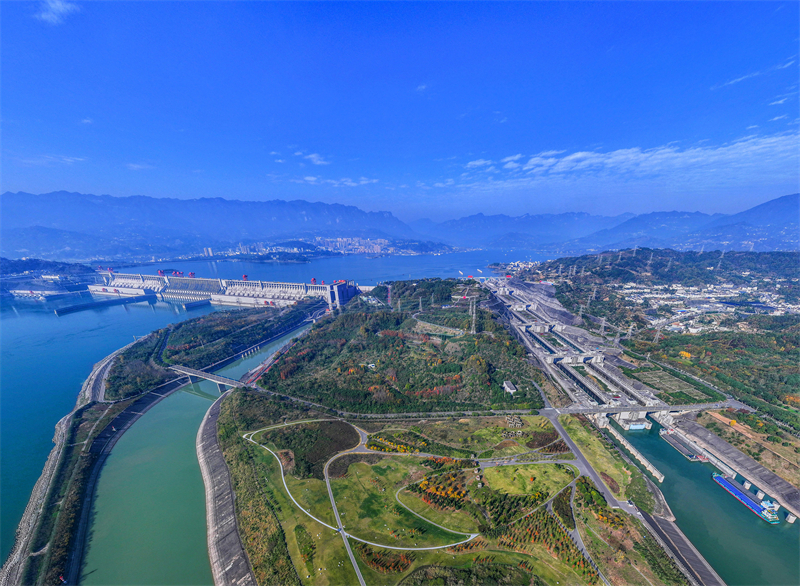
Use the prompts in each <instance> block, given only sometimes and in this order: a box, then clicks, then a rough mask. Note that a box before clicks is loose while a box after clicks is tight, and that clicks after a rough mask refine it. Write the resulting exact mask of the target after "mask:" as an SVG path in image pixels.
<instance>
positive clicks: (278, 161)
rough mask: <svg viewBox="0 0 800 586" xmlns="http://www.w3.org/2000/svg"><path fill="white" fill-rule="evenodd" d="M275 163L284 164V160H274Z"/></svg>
mask: <svg viewBox="0 0 800 586" xmlns="http://www.w3.org/2000/svg"><path fill="white" fill-rule="evenodd" d="M275 162H276V163H285V162H286V159H275Z"/></svg>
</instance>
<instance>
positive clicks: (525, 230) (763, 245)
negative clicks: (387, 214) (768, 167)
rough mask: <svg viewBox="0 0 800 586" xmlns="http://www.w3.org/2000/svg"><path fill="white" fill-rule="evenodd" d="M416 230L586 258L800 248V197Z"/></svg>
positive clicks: (429, 225)
mask: <svg viewBox="0 0 800 586" xmlns="http://www.w3.org/2000/svg"><path fill="white" fill-rule="evenodd" d="M411 227H412V228H414V229H415V230H416V231H417V232H419V233H420V234H422V235H425V236H427V237H430V238H434V235H435V236H436V237H438V239H439V240H441V241H442V242H445V243H448V244H452V245H457V246H478V247H492V248H524V249H529V250H538V251H542V252H554V253H557V254H583V253H587V252H599V251H603V250H619V249H625V248H633V247H634V246H640V247H644V246H646V247H650V248H672V249H675V250H701V249H703V248H705V249H706V250H755V251H772V250H798V249H800V194H797V193H795V194H792V195H786V196H783V197H779V198H777V199H773V200H771V201H768V202H766V203H764V204H761V205H758V206H756V207H753V208H750V209H749V210H745V211H743V212H740V213H738V214H734V215H725V214H712V215H709V214H704V213H701V212H652V213H649V214H640V215H638V216H637V215H634V214H622V215H619V216H613V217H605V216H592V215H589V214H582V213H567V214H556V215H551V214H549V215H540V216H531V215H525V216H519V217H516V218H513V217H509V216H503V215H498V216H484V215H483V214H478V215H476V216H468V217H465V218H461V219H459V220H450V221H447V222H442V223H439V224H437V223H434V222H431V221H429V220H421V221H418V222H413V223H411Z"/></svg>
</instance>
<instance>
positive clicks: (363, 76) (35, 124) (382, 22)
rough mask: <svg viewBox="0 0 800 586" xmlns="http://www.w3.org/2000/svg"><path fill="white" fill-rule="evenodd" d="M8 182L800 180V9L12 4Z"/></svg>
mask: <svg viewBox="0 0 800 586" xmlns="http://www.w3.org/2000/svg"><path fill="white" fill-rule="evenodd" d="M0 16H1V17H2V18H1V20H0V32H1V33H2V41H0V42H1V43H2V47H1V48H2V56H1V57H0V59H1V60H2V61H1V63H0V65H2V70H1V71H2V86H0V87H1V88H2V89H1V90H0V91H1V92H2V95H1V97H2V106H1V107H2V112H1V113H2V121H1V124H2V126H1V127H0V129H1V130H2V151H1V152H0V156H1V159H0V162H2V178H1V179H0V181H1V185H0V187H1V188H2V190H3V191H5V190H11V191H28V192H46V191H54V190H61V189H65V190H69V191H80V192H84V193H96V194H99V193H108V194H111V195H120V196H121V195H133V194H143V195H151V196H155V197H178V198H192V197H227V198H235V199H248V200H253V199H255V200H267V199H306V200H310V201H326V202H339V203H346V204H352V205H357V206H359V207H361V208H362V209H366V210H390V211H392V212H394V213H395V214H396V215H397V216H398V217H400V218H402V219H404V220H413V219H417V218H421V217H431V218H433V219H437V220H438V219H447V218H452V217H460V216H463V215H467V214H470V213H476V212H480V211H482V212H484V213H507V214H511V215H520V214H524V213H549V212H563V211H588V212H592V213H602V214H617V213H622V212H626V211H630V212H635V213H642V212H648V211H656V210H672V209H681V210H691V211H694V210H699V211H704V212H716V211H728V212H736V211H740V210H742V209H745V208H747V207H750V206H752V205H755V204H758V203H761V202H764V201H767V200H769V199H772V198H774V197H778V196H781V195H785V194H787V193H793V192H796V191H798V182H799V181H800V175H799V172H798V167H799V164H800V155H799V152H800V140H798V122H799V120H798V79H799V74H798V72H800V69H798V64H799V63H800V59H799V58H798V52H799V51H798V46H799V45H800V30H798V29H799V25H798V23H799V22H800V3H797V2H776V3H772V2H756V3H747V2H721V3H716V2H679V3H666V2H663V3H662V2H618V3H616V2H615V3H610V2H609V3H590V2H579V3H568V2H551V3H533V2H530V3H527V2H526V3H507V4H506V3H477V2H473V3H463V4H462V3H396V4H395V3H367V2H362V3H344V4H340V3H333V2H326V3H295V2H283V3H266V2H242V3H238V2H210V3H204V2H121V1H120V2H66V1H62V0H51V1H49V2H5V3H3V5H2V13H0Z"/></svg>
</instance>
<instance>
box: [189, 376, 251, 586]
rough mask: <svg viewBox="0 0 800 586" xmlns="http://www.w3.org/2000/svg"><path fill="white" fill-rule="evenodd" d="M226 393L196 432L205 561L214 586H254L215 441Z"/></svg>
mask: <svg viewBox="0 0 800 586" xmlns="http://www.w3.org/2000/svg"><path fill="white" fill-rule="evenodd" d="M230 392H231V391H227V392H226V393H224V394H223V395H222V396H221V397H220V398H219V399H217V400H216V401H215V402H214V404H213V405H211V407H210V408H209V410H208V413H206V416H205V417H204V418H203V423H202V424H200V430H199V431H198V432H197V444H196V445H197V459H198V461H199V462H200V472H201V474H202V475H203V484H204V485H205V489H206V520H207V524H208V557H209V559H210V561H211V573H212V574H213V576H214V584H215V585H216V586H222V585H228V584H234V585H236V586H243V585H248V586H249V585H251V584H252V585H253V586H255V585H256V579H255V576H254V575H253V572H252V570H251V568H250V562H249V560H248V558H247V554H246V553H245V551H244V546H243V545H242V540H241V539H240V538H239V528H238V526H237V524H236V504H235V501H234V498H235V495H234V493H233V486H232V485H231V477H230V473H229V472H228V466H227V464H226V463H225V458H224V457H223V455H222V450H220V447H219V442H218V440H217V419H218V418H219V410H220V405H221V403H222V400H223V399H224V398H225V397H227V396H228V394H229V393H230Z"/></svg>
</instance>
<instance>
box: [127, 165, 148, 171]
mask: <svg viewBox="0 0 800 586" xmlns="http://www.w3.org/2000/svg"><path fill="white" fill-rule="evenodd" d="M125 166H126V167H127V168H128V169H130V170H131V171H146V170H147V169H155V167H153V165H148V164H147V163H128V164H127V165H125Z"/></svg>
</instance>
